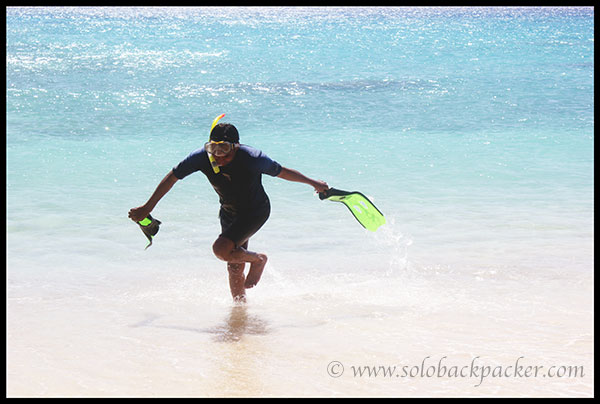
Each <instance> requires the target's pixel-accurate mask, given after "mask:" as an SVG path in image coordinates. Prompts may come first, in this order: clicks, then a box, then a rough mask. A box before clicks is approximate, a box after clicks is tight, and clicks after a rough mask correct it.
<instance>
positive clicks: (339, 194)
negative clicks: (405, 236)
mask: <svg viewBox="0 0 600 404" xmlns="http://www.w3.org/2000/svg"><path fill="white" fill-rule="evenodd" d="M319 199H321V200H324V199H327V200H330V201H334V202H341V203H343V204H344V205H346V207H347V208H348V209H349V210H350V212H352V214H353V215H354V217H355V218H356V220H358V222H359V223H360V224H361V225H362V226H363V227H364V228H365V229H367V230H370V231H375V230H377V229H378V228H379V226H381V225H383V224H385V217H383V213H381V212H380V211H379V209H377V208H376V207H375V205H373V203H372V202H371V201H370V200H369V198H367V197H366V196H364V195H363V194H361V193H360V192H356V191H355V192H348V191H341V190H339V189H335V188H329V189H328V190H327V191H325V192H319Z"/></svg>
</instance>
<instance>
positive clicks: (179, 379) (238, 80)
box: [6, 7, 594, 396]
mask: <svg viewBox="0 0 600 404" xmlns="http://www.w3.org/2000/svg"><path fill="white" fill-rule="evenodd" d="M6 32H7V34H6V58H7V59H6V104H7V105H6V120H7V124H6V132H7V133H6V158H7V174H6V182H7V197H6V200H7V209H6V213H7V215H6V216H7V217H6V220H7V222H6V232H7V275H6V279H7V326H8V331H7V338H8V341H7V355H8V364H7V372H8V377H7V383H8V385H7V390H8V393H9V395H25V396H27V395H38V396H57V395H58V396H65V395H66V396H69V395H79V396H89V395H91V396H95V395H97V396H106V395H108V396H120V395H130V396H131V395H133V396H138V395H139V396H156V395H175V396H179V395H181V396H189V395H195V396H223V395H225V396H231V395H242V396H243V395H253V396H264V395H266V396H269V395H275V396H281V395H292V396H295V395H313V396H315V395H316V396H331V395H334V396H343V395H386V396H406V395H421V396H423V395H437V396H443V395H455V396H456V395H503V394H504V395H552V396H554V395H583V396H586V395H587V396H589V395H591V394H593V393H592V392H593V369H592V366H591V365H592V363H593V327H592V321H593V308H592V303H593V260H594V254H593V242H594V232H593V224H594V220H593V214H594V206H593V202H594V195H593V185H594V175H593V166H594V149H593V148H594V114H593V112H594V111H593V110H594V96H593V90H594V84H593V82H594V10H593V8H568V7H562V8H333V7H326V8H220V7H209V8H96V7H88V8H8V9H7V10H6ZM221 113H226V117H225V119H224V121H227V122H231V123H233V124H234V125H236V127H237V128H238V129H239V131H240V135H241V141H242V143H246V144H249V145H252V146H254V147H256V148H259V149H261V150H263V151H264V152H265V153H267V154H268V155H269V156H270V157H272V158H273V159H275V160H277V161H278V162H280V163H281V164H282V165H284V166H287V167H290V168H294V169H297V170H299V171H301V172H302V173H304V174H306V175H308V176H310V177H313V178H316V179H323V180H325V181H327V182H328V184H329V185H330V186H334V187H337V188H340V189H346V190H359V191H362V192H363V193H365V194H366V195H368V196H370V197H371V198H372V200H373V201H374V203H375V204H376V205H377V207H378V208H379V209H380V210H381V211H382V212H383V213H384V214H385V216H386V218H387V224H386V225H384V226H383V227H382V228H380V229H379V230H378V231H377V232H376V233H371V232H368V231H366V230H364V229H362V227H361V226H360V225H359V224H358V223H357V222H356V221H354V219H353V218H352V217H351V215H350V213H349V212H347V210H346V208H345V207H343V206H341V205H338V204H334V203H331V202H327V201H325V202H322V201H320V200H319V199H318V198H317V197H316V196H315V195H314V192H313V190H312V188H311V187H308V186H306V185H302V184H295V183H289V182H285V181H283V180H281V179H277V178H271V177H264V178H263V184H264V186H265V189H266V190H267V193H268V194H269V196H270V199H271V204H272V213H271V218H270V219H269V221H268V222H267V224H266V225H265V227H264V228H263V229H261V230H260V232H259V233H258V234H257V235H256V236H255V237H254V238H253V239H252V240H251V242H250V247H251V249H255V250H256V251H259V252H264V253H266V254H267V255H269V263H268V264H267V267H266V270H265V274H264V276H263V279H262V280H261V283H260V284H259V285H258V286H257V287H256V288H255V289H253V290H251V291H249V303H248V305H247V306H246V307H243V308H241V309H240V308H235V307H232V304H231V299H230V296H229V290H228V285H227V276H226V271H225V268H224V264H222V263H221V262H220V261H218V260H217V259H216V258H215V257H214V256H213V255H212V251H211V248H210V247H211V244H212V241H213V240H214V239H215V238H216V236H217V235H218V233H219V223H218V219H217V213H218V199H217V196H216V194H215V193H214V191H213V190H212V189H211V187H210V185H209V184H208V182H207V181H206V179H205V177H204V176H203V175H202V174H201V173H197V174H195V175H192V176H190V177H188V178H186V179H185V180H183V181H179V182H178V183H177V184H176V185H175V187H174V188H173V190H172V191H171V192H170V193H169V194H168V195H167V196H166V197H165V198H164V199H163V200H162V201H161V202H160V203H159V204H158V206H157V208H156V209H155V210H154V212H153V215H154V216H156V217H157V218H159V219H160V220H161V221H162V222H163V225H162V227H161V230H160V233H159V234H158V235H157V237H156V238H155V242H154V245H153V246H152V247H151V248H149V249H148V250H146V251H144V246H145V245H146V240H145V238H144V236H143V235H142V233H141V232H140V230H139V228H138V227H137V226H136V225H135V224H134V223H132V222H131V221H130V220H129V219H128V218H127V212H128V210H129V209H130V208H131V207H134V206H139V205H141V204H142V203H144V202H145V201H146V200H147V198H148V197H149V196H150V194H151V193H152V192H153V190H154V189H155V187H156V185H157V184H158V183H159V181H160V180H161V179H162V178H163V177H164V175H166V174H167V173H168V171H169V170H170V169H171V168H172V167H173V166H175V165H176V164H177V163H178V162H179V161H181V160H182V159H183V158H184V157H185V156H186V155H187V154H188V153H189V152H191V151H192V150H195V149H196V148H198V147H201V145H202V144H203V143H204V142H205V141H206V139H207V138H208V129H209V127H210V123H211V122H212V120H213V118H214V117H216V116H217V115H219V114H221ZM238 310H241V312H239V311H238ZM292 339H293V342H294V343H292V341H290V340H292ZM384 347H385V348H384ZM252 353H255V355H252ZM444 355H447V356H448V357H449V358H454V359H455V361H456V362H460V361H461V360H462V361H463V362H465V363H467V364H468V363H470V362H471V360H472V358H473V357H476V356H482V358H483V360H484V361H485V360H487V361H488V362H489V363H500V364H509V363H511V362H514V359H516V358H518V357H520V356H525V357H526V358H527V360H529V361H530V363H531V364H540V363H541V364H542V365H545V366H546V367H550V366H551V365H553V364H558V365H582V366H586V368H585V370H586V373H585V377H583V378H562V379H556V378H554V379H550V378H547V377H544V378H541V377H540V378H536V379H524V378H520V379H519V378H512V379H510V380H501V379H491V378H490V380H489V381H486V382H484V383H482V385H481V386H479V387H473V385H474V384H476V383H472V380H452V379H448V378H445V379H444V378H442V379H435V378H430V379H427V378H425V379H423V378H421V379H419V380H416V379H405V378H398V381H399V382H396V381H385V380H365V379H363V380H357V379H355V378H352V377H351V376H350V375H348V372H349V370H348V368H349V366H350V362H351V361H353V362H352V363H353V364H356V365H358V364H364V365H366V364H373V365H375V364H380V365H392V364H399V363H402V362H403V361H409V360H414V362H415V363H417V362H418V363H421V360H422V358H424V357H426V356H431V357H432V358H438V359H439V358H440V357H442V356H444ZM333 360H336V361H340V362H342V363H344V362H346V363H345V364H346V369H347V372H346V374H344V375H343V376H342V377H339V378H332V377H330V376H329V375H328V374H327V372H326V369H327V365H328V363H330V362H331V361H333ZM228 361H229V362H228ZM432 361H433V359H432ZM230 362H231V363H230ZM257 375H258V376H257ZM159 381H160V382H159ZM292 381H295V382H294V383H293V382H292Z"/></svg>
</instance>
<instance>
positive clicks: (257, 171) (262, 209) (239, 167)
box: [173, 145, 282, 247]
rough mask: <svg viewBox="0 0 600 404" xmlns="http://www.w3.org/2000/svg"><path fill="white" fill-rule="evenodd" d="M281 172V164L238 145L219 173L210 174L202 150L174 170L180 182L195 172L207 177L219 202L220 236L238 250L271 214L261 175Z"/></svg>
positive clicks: (247, 147) (190, 155)
mask: <svg viewBox="0 0 600 404" xmlns="http://www.w3.org/2000/svg"><path fill="white" fill-rule="evenodd" d="M281 170H282V167H281V165H280V164H279V163H277V162H276V161H274V160H271V159H270V158H269V157H268V156H267V155H266V154H264V153H263V152H262V151H260V150H258V149H255V148H253V147H250V146H246V145H240V146H239V148H238V150H237V152H236V154H235V157H234V159H233V160H232V161H231V163H229V164H227V165H226V166H222V167H220V173H218V174H215V172H214V171H213V169H212V166H211V164H210V161H209V159H208V153H207V152H206V150H204V148H201V149H198V150H196V151H193V152H192V153H190V154H189V155H188V156H187V157H186V158H185V159H184V160H183V161H181V162H180V163H179V164H178V165H177V166H176V167H174V168H173V174H174V175H175V177H177V178H178V179H180V180H181V179H183V178H185V177H187V176H188V175H190V174H192V173H194V172H196V171H202V172H203V173H204V175H206V177H207V178H208V181H209V182H210V183H211V185H212V186H213V188H214V189H215V191H216V192H217V194H218V195H219V202H220V203H221V210H220V211H219V218H220V220H221V236H223V237H226V238H228V239H230V240H231V241H233V242H234V243H235V245H236V247H239V246H241V245H243V244H244V243H245V242H246V241H247V240H248V239H249V238H250V236H252V235H253V234H254V233H256V232H257V231H258V229H260V228H261V227H262V225H263V224H265V222H266V221H267V219H268V218H269V214H270V212H271V205H270V202H269V197H268V196H267V194H266V192H265V190H264V188H263V186H262V182H261V176H262V174H268V175H271V176H273V177H276V176H277V175H279V173H281Z"/></svg>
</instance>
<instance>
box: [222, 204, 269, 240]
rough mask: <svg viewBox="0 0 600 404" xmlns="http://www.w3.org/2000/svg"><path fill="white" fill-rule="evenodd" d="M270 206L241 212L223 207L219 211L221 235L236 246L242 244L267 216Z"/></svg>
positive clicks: (261, 224) (260, 225) (263, 222)
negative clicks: (233, 212)
mask: <svg viewBox="0 0 600 404" xmlns="http://www.w3.org/2000/svg"><path fill="white" fill-rule="evenodd" d="M270 214H271V206H270V205H269V204H267V205H266V206H264V207H263V208H261V209H259V210H256V211H251V212H247V213H243V214H240V213H238V214H232V213H230V212H228V211H226V210H224V209H221V211H220V212H219V219H220V220H221V235H220V236H221V237H225V238H228V239H229V240H231V241H233V242H234V243H235V246H236V248H237V247H239V246H241V245H243V244H244V243H245V242H246V241H248V239H249V238H250V237H252V235H254V234H255V233H256V232H257V231H258V229H260V228H261V227H262V226H263V224H265V222H266V221H267V219H268V218H269V215H270Z"/></svg>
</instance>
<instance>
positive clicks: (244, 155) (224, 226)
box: [129, 123, 329, 302]
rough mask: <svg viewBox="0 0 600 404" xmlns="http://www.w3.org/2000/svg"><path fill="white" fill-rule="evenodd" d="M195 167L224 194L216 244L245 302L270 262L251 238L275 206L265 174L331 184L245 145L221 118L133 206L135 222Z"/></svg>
mask: <svg viewBox="0 0 600 404" xmlns="http://www.w3.org/2000/svg"><path fill="white" fill-rule="evenodd" d="M211 163H212V164H211ZM196 171H202V172H203V173H204V175H206V177H207V178H208V180H209V182H210V183H211V185H212V186H213V188H214V189H215V191H216V192H217V194H218V195H219V202H220V204H221V210H220V211H219V218H220V221H221V230H222V231H221V234H220V235H219V237H218V238H217V240H216V241H215V242H214V244H213V246H212V247H213V252H214V254H215V256H216V257H217V258H219V259H220V260H222V261H225V262H227V270H228V272H229V287H230V289H231V295H232V296H233V299H234V300H235V301H242V302H243V301H245V299H246V289H248V288H252V287H253V286H255V285H256V284H257V283H258V281H259V280H260V277H261V275H262V272H263V269H264V267H265V265H266V263H267V256H266V255H265V254H260V253H256V252H252V251H249V250H248V240H249V239H250V237H251V236H252V235H254V234H255V233H256V232H257V231H258V229H260V228H261V227H262V225H263V224H265V222H266V221H267V219H268V218H269V214H270V211H271V205H270V202H269V198H268V196H267V194H266V193H265V190H264V188H263V186H262V183H261V177H262V174H268V175H271V176H273V177H279V178H283V179H284V180H288V181H294V182H301V183H304V184H308V185H310V186H312V187H313V188H314V189H315V191H317V192H323V191H325V190H327V189H329V186H328V185H327V183H325V182H323V181H316V180H313V179H311V178H308V177H306V176H304V175H303V174H301V173H300V172H298V171H296V170H292V169H290V168H286V167H282V166H281V165H280V164H279V163H277V162H275V161H273V160H271V159H270V158H269V157H268V156H267V155H265V154H264V153H263V152H262V151H260V150H257V149H254V148H252V147H250V146H246V145H242V144H240V138H239V133H238V131H237V129H236V128H235V126H233V125H231V124H227V123H221V124H219V125H216V126H215V127H214V128H213V129H212V131H211V133H210V141H209V142H208V143H206V144H205V145H204V147H203V148H201V149H198V150H196V151H194V152H192V153H190V155H188V156H187V157H186V158H185V159H184V160H183V161H181V162H180V163H179V164H178V165H177V166H176V167H175V168H173V169H172V170H171V171H170V172H169V173H168V174H167V175H166V176H165V178H163V180H162V181H161V182H160V184H159V185H158V186H157V187H156V190H155V191H154V193H153V194H152V196H151V197H150V199H149V200H148V201H147V202H146V203H145V204H144V205H142V206H139V207H137V208H132V209H131V210H130V211H129V217H130V218H131V219H132V220H133V221H135V222H138V221H140V220H143V219H144V218H145V217H147V216H148V214H150V212H152V210H153V209H154V207H155V206H156V204H157V203H158V201H160V199H161V198H162V197H163V196H165V194H166V193H167V192H169V190H170V189H171V188H172V187H173V185H174V184H175V183H176V182H177V181H178V180H181V179H183V178H185V177H186V176H188V175H190V174H192V173H193V172H196ZM246 263H249V264H250V269H249V271H248V276H244V267H245V264H246Z"/></svg>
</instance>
